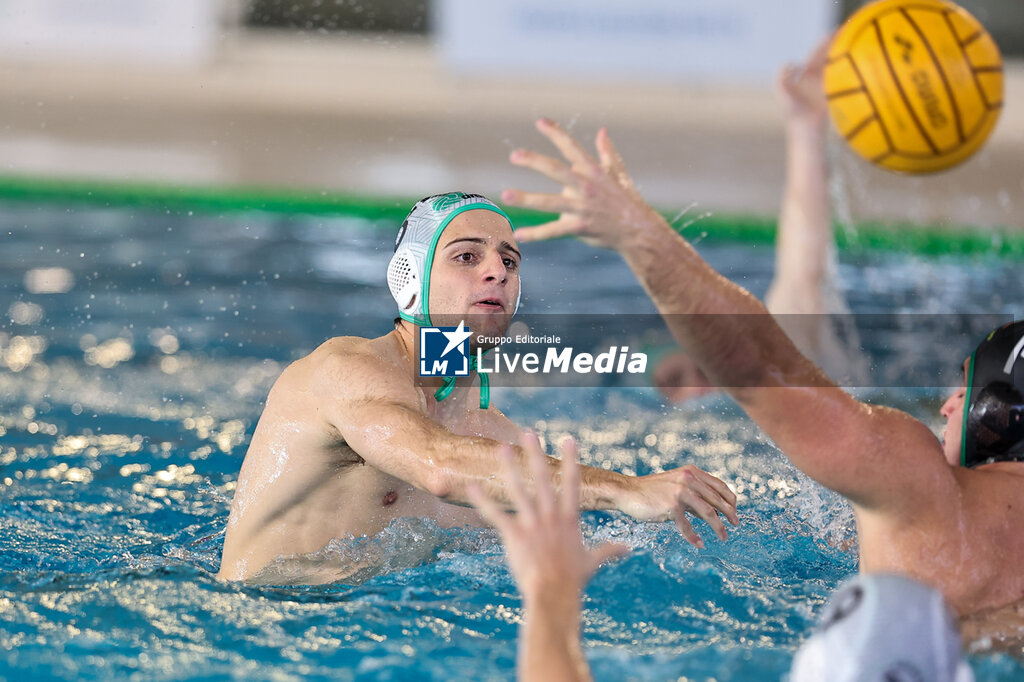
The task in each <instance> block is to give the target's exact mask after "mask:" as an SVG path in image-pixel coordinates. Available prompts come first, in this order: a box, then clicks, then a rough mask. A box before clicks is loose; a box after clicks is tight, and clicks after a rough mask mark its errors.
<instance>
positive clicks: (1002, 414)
mask: <svg viewBox="0 0 1024 682" xmlns="http://www.w3.org/2000/svg"><path fill="white" fill-rule="evenodd" d="M1022 351H1024V320H1018V321H1017V322H1010V323H1009V324H1006V325H1003V326H1002V327H1000V328H999V329H996V330H995V331H993V332H992V333H991V334H989V335H988V336H987V337H986V338H985V340H984V341H982V342H981V343H980V344H978V347H977V349H975V351H974V353H972V354H971V358H970V361H969V362H968V365H967V395H966V396H965V397H964V421H963V437H962V438H961V445H960V463H961V464H963V465H964V466H965V467H973V466H977V465H979V464H987V463H989V462H1007V461H1024V362H1021V361H1020V357H1021V352H1022Z"/></svg>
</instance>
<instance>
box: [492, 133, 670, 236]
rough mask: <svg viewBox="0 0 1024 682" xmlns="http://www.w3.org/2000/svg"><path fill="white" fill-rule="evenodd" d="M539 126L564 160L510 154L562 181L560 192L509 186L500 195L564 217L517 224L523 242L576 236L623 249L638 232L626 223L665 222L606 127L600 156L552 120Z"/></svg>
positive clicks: (520, 163)
mask: <svg viewBox="0 0 1024 682" xmlns="http://www.w3.org/2000/svg"><path fill="white" fill-rule="evenodd" d="M537 129H538V130H539V131H540V132H541V133H543V134H544V135H545V136H546V137H547V138H548V139H549V140H551V142H552V143H553V144H554V145H555V147H557V148H558V150H559V151H560V152H561V153H562V156H563V157H564V160H559V159H555V158H552V157H550V156H545V155H543V154H538V153H536V152H531V151H527V150H524V149H517V150H516V151H514V152H512V154H511V156H510V157H509V158H510V160H511V162H512V163H513V164H515V165H517V166H523V167H524V168H530V169H533V170H535V171H537V172H538V173H541V174H542V175H545V176H547V177H549V178H551V179H552V180H554V181H555V182H558V183H560V184H561V185H562V191H561V193H559V194H544V193H537V192H523V191H520V190H512V189H508V190H505V191H504V192H503V193H502V195H501V198H502V201H504V202H505V203H506V204H511V205H513V206H521V207H523V208H532V209H536V210H538V211H546V212H550V213H559V214H561V215H560V216H559V217H558V219H557V220H554V221H552V222H549V223H545V224H543V225H537V226H534V227H525V228H519V229H518V230H516V238H517V239H518V240H519V241H520V242H524V241H541V240H544V239H554V238H556V237H569V236H574V237H579V238H581V239H582V240H583V241H585V242H586V243H588V244H591V245H593V246H601V247H605V248H611V249H616V250H620V251H621V247H622V245H623V241H624V240H628V239H629V238H630V236H631V234H632V232H633V231H634V230H630V229H624V227H637V228H638V227H641V226H643V225H649V224H664V223H665V219H664V218H663V217H662V216H661V215H660V214H658V212H657V211H655V210H654V209H653V208H651V207H650V206H649V205H648V204H647V202H646V201H644V199H643V197H641V196H640V193H639V192H638V191H637V189H636V186H635V185H634V184H633V181H632V179H630V177H629V173H628V172H627V171H626V166H625V164H624V163H623V161H622V157H620V156H619V153H618V151H616V149H615V145H614V144H612V139H611V137H610V136H609V135H608V131H607V130H606V129H604V128H602V129H601V130H600V131H598V133H597V141H596V148H597V158H594V157H593V156H592V155H591V154H590V153H588V152H587V150H586V149H584V148H583V146H582V145H581V144H580V143H579V142H577V141H576V140H575V139H573V137H572V136H571V135H569V134H568V133H567V132H565V131H564V130H563V129H562V128H561V127H560V126H559V125H558V124H557V123H555V122H554V121H551V120H550V119H546V118H542V119H540V120H539V121H537Z"/></svg>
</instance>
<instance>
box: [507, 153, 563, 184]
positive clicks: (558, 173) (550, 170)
mask: <svg viewBox="0 0 1024 682" xmlns="http://www.w3.org/2000/svg"><path fill="white" fill-rule="evenodd" d="M508 158H509V161H511V162H512V163H513V164H515V165H516V166H522V167H523V168H529V169H531V170H535V171H537V172H538V173H540V174H541V175H546V176H547V177H549V178H551V179H552V180H554V181H555V182H557V183H559V184H562V185H572V186H574V185H576V184H577V182H578V180H579V178H577V177H576V174H575V173H573V172H572V169H571V168H569V167H568V166H566V165H565V164H564V163H562V162H561V161H559V160H558V159H553V158H551V157H550V156H544V155H543V154H537V153H536V152H531V151H528V150H526V149H517V150H515V151H514V152H512V153H511V154H510V155H509V157H508Z"/></svg>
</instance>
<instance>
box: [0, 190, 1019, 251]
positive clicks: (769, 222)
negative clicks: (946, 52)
mask: <svg viewBox="0 0 1024 682" xmlns="http://www.w3.org/2000/svg"><path fill="white" fill-rule="evenodd" d="M417 199H419V197H374V196H357V195H354V194H346V193H341V192H336V191H327V190H322V191H321V190H311V189H304V190H283V189H279V188H277V189H271V188H263V187H229V188H224V187H188V186H172V185H160V184H147V183H121V182H104V181H93V180H56V179H39V178H25V177H14V176H8V177H5V176H0V200H12V201H30V202H39V203H42V202H45V203H54V204H86V205H92V206H105V207H121V208H125V207H129V208H130V207H138V208H142V209H147V210H160V211H165V212H166V211H169V212H172V213H183V214H187V213H188V212H190V211H191V212H202V213H214V214H216V213H237V212H245V211H268V212H272V213H283V214H293V215H294V214H307V215H321V216H349V217H354V218H361V219H364V220H367V221H370V222H371V223H373V224H375V225H379V226H381V227H384V228H387V229H393V228H394V227H395V225H396V224H397V223H398V222H400V221H401V220H402V219H403V218H404V217H405V215H406V213H407V212H408V211H409V208H410V207H411V206H412V204H413V203H414V202H415V201H416V200H417ZM673 213H674V212H673ZM508 214H509V216H510V217H511V218H512V220H514V221H515V222H516V224H517V225H532V224H537V223H542V222H545V221H547V220H550V219H551V216H550V214H543V213H538V212H536V211H525V210H521V209H514V208H512V209H509V210H508ZM666 218H670V214H668V213H666ZM690 220H692V219H691V218H688V217H686V216H684V217H682V218H680V219H678V220H676V227H677V229H681V231H682V233H683V234H684V235H685V236H686V237H687V238H688V239H690V240H691V241H693V242H695V243H720V242H742V243H751V244H772V243H774V241H775V219H774V218H767V217H763V216H750V215H730V214H714V215H711V216H707V217H703V218H701V219H699V220H696V221H693V222H692V223H690ZM687 223H689V224H687ZM680 224H682V225H685V227H680ZM836 242H837V244H838V246H839V248H840V249H844V250H864V249H867V250H883V251H897V252H910V253H917V254H921V255H927V256H937V255H945V254H956V255H989V256H993V255H994V256H1001V257H1008V258H1020V257H1024V232H1021V231H1013V230H991V229H982V228H970V227H944V226H943V227H940V226H922V225H915V224H910V223H905V224H900V223H881V222H863V223H859V224H857V225H855V226H852V227H851V226H842V225H840V226H837V227H836Z"/></svg>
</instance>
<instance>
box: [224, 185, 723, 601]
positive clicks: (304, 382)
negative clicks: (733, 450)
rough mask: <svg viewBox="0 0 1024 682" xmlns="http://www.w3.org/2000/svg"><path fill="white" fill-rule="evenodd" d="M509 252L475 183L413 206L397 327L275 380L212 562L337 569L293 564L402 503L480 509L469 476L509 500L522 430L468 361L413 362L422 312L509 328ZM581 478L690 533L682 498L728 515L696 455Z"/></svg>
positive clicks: (330, 574)
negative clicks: (507, 462)
mask: <svg viewBox="0 0 1024 682" xmlns="http://www.w3.org/2000/svg"><path fill="white" fill-rule="evenodd" d="M519 263H520V254H519V250H518V247H517V246H516V240H515V237H514V235H513V227H512V224H511V221H509V219H508V217H507V216H506V215H505V214H504V213H503V212H502V210H501V209H500V208H498V207H497V206H496V205H495V204H493V203H492V202H490V201H488V200H487V199H485V198H484V197H482V196H479V195H475V194H462V193H458V192H453V193H450V194H445V195H437V196H433V197H428V198H426V199H423V200H422V201H420V202H418V203H417V204H416V205H415V206H414V207H413V209H412V211H411V212H410V213H409V216H408V217H407V218H406V220H405V222H404V223H403V225H402V229H401V231H400V232H399V235H398V239H397V240H396V245H395V254H394V256H393V257H392V260H391V264H390V266H389V269H388V284H389V288H390V289H391V292H392V295H393V296H394V297H395V300H396V301H397V302H398V304H399V308H400V319H398V320H396V323H395V329H394V331H392V332H390V333H389V334H386V335H385V336H382V337H379V338H374V339H366V338H359V337H351V336H349V337H338V338H334V339H331V340H329V341H327V342H326V343H324V344H323V345H321V346H320V347H319V348H317V349H316V350H314V351H313V352H312V353H310V354H309V355H308V356H306V357H305V358H303V359H301V360H298V361H297V362H295V363H293V364H292V365H290V366H289V367H288V368H287V369H286V370H285V371H284V373H282V375H281V376H280V377H279V378H278V380H277V382H276V383H275V384H274V387H273V388H272V389H271V391H270V395H269V397H268V398H267V404H266V408H265V409H264V411H263V414H262V416H261V417H260V420H259V423H258V424H257V426H256V431H255V433H254V434H253V437H252V442H251V443H250V445H249V450H248V452H247V453H246V456H245V461H244V462H243V463H242V469H241V472H240V473H239V476H238V484H237V487H236V490H235V497H234V501H233V503H232V506H231V514H230V517H229V518H228V525H227V534H226V537H225V540H224V555H223V557H222V561H221V569H220V574H219V575H220V576H222V577H225V578H228V579H246V578H251V577H253V576H255V575H256V574H258V573H259V572H260V571H261V570H263V569H264V568H266V567H267V566H268V565H269V564H271V563H272V562H273V561H274V560H275V559H276V558H278V557H294V561H293V564H292V565H291V566H290V567H289V569H288V570H285V571H283V572H280V571H279V572H277V573H276V574H275V575H272V576H266V577H267V579H269V580H274V581H281V580H283V579H288V580H292V581H294V582H305V583H312V582H327V581H331V580H336V579H340V578H342V577H344V576H345V575H346V568H347V567H345V566H326V567H325V566H320V565H318V566H317V568H316V571H313V570H312V568H311V569H310V572H308V573H303V572H302V570H303V568H302V567H304V566H309V567H312V566H313V564H317V563H318V562H314V561H308V562H303V561H302V557H303V556H306V555H309V554H310V553H312V552H316V551H317V550H320V549H322V548H323V547H325V546H326V545H327V544H328V543H329V542H330V541H331V540H332V539H334V538H345V537H351V536H356V537H358V536H365V535H374V534H376V533H378V532H380V531H381V530H383V529H384V528H386V527H387V526H388V524H389V523H390V522H391V521H392V520H393V519H395V518H397V517H403V516H414V517H429V518H432V519H435V520H436V521H437V522H438V523H439V524H440V525H442V526H458V525H480V524H481V523H482V521H481V519H480V517H479V516H478V515H477V514H476V512H475V511H473V510H472V509H471V508H469V507H468V499H467V497H466V490H467V486H468V485H469V484H470V483H475V484H477V485H479V486H481V487H483V488H484V489H485V490H486V491H487V493H488V494H489V495H490V496H491V497H493V498H495V499H497V500H503V501H505V502H506V503H507V502H508V501H509V495H508V493H507V492H506V488H505V483H504V482H503V481H502V480H501V479H500V477H497V476H495V474H496V472H497V471H498V470H499V462H498V457H497V453H498V449H499V448H500V447H501V445H502V444H503V443H517V442H518V441H519V437H520V429H519V428H518V427H517V426H516V425H515V424H513V423H512V422H511V421H509V420H508V419H507V418H506V417H505V416H504V415H503V414H502V413H501V412H500V411H499V410H498V409H496V408H495V407H494V406H492V405H490V404H489V396H488V392H487V390H486V387H481V386H478V384H477V382H476V377H475V376H474V374H473V373H471V374H470V376H468V377H465V378H460V379H458V380H455V381H453V380H451V379H437V380H433V381H434V383H433V384H425V385H424V384H417V382H416V372H415V368H416V361H417V343H418V341H417V339H418V334H417V329H418V328H419V326H421V325H431V324H437V323H439V322H442V321H444V322H451V324H452V325H458V323H459V322H460V321H461V320H463V319H466V320H468V319H473V320H474V323H473V324H474V331H476V332H478V333H479V334H480V335H481V336H485V337H501V336H502V335H503V334H504V332H505V331H506V330H507V328H508V325H509V322H510V320H511V318H512V315H513V313H514V312H515V309H516V307H517V303H518V299H519ZM473 338H475V337H473ZM484 349H485V350H486V348H484ZM473 351H474V352H475V348H474V349H473ZM482 388H483V389H484V390H481V389H482ZM515 456H516V457H517V458H519V457H520V456H521V452H520V451H518V450H517V451H516V455H515ZM552 461H554V460H552ZM552 471H554V468H552ZM582 490H583V494H582V497H581V503H580V505H581V507H582V508H584V509H617V510H620V511H623V512H625V513H627V514H630V515H632V516H634V517H636V518H638V519H652V520H665V519H670V518H671V519H674V520H675V522H676V524H677V525H678V526H679V528H680V530H681V531H682V533H683V535H684V536H685V537H686V539H687V540H689V541H690V542H691V543H693V544H696V545H700V544H701V540H700V538H699V537H698V535H697V534H696V533H695V532H694V530H693V528H692V527H691V525H690V522H689V521H688V520H687V518H686V516H685V512H690V513H693V514H695V515H697V516H699V517H700V518H702V519H704V520H705V521H707V522H708V523H709V524H710V525H711V527H712V528H713V529H714V530H715V532H716V533H717V534H718V535H719V536H720V537H722V538H724V537H725V526H724V525H723V523H722V520H721V519H720V518H719V516H718V515H719V513H721V514H723V515H724V516H725V517H726V518H727V519H728V520H729V521H731V522H732V523H734V524H735V523H737V521H738V519H737V517H736V506H735V505H736V498H735V496H734V495H733V493H732V492H731V491H730V490H729V488H728V486H726V485H725V484H724V483H723V482H722V481H720V480H718V479H717V478H715V477H713V476H711V475H709V474H707V473H705V472H703V471H701V470H699V469H696V468H694V467H691V466H686V467H682V468H679V469H674V470H672V471H667V472H664V473H660V474H654V475H650V476H643V477H632V476H625V475H622V474H618V473H615V472H611V471H605V470H602V469H595V468H584V469H583V484H582ZM464 505H466V506H464ZM296 567H298V568H296Z"/></svg>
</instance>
